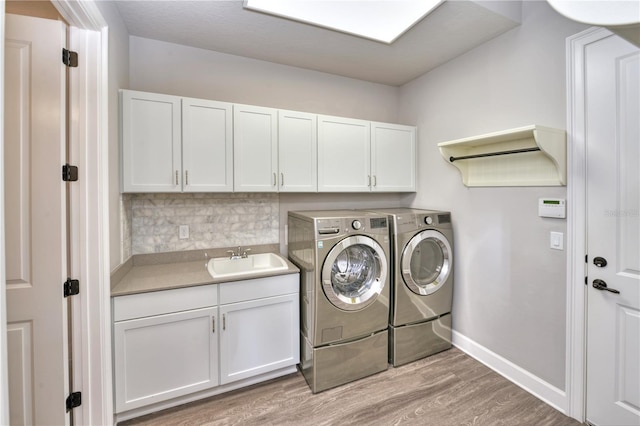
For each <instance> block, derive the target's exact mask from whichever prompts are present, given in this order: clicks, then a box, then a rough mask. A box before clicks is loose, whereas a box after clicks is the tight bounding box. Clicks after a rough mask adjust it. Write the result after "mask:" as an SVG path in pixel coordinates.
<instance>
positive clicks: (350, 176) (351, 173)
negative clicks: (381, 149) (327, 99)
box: [318, 116, 371, 192]
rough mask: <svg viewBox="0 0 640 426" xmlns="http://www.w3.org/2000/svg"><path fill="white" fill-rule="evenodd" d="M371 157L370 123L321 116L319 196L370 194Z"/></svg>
mask: <svg viewBox="0 0 640 426" xmlns="http://www.w3.org/2000/svg"><path fill="white" fill-rule="evenodd" d="M370 153H371V128H370V123H369V122H368V121H364V120H355V119H349V118H342V117H328V116H318V192H369V191H370V190H371V189H370V188H371V173H370V169H371V156H370Z"/></svg>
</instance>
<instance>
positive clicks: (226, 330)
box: [220, 293, 300, 384]
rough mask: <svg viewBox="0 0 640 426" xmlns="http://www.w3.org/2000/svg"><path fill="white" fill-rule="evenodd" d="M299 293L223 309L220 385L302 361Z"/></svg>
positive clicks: (221, 314)
mask: <svg viewBox="0 0 640 426" xmlns="http://www.w3.org/2000/svg"><path fill="white" fill-rule="evenodd" d="M298 303H299V297H298V293H295V294H287V295H284V296H276V297H267V298H264V299H258V300H252V301H248V302H240V303H232V304H228V305H221V306H220V316H221V319H222V334H221V335H220V384H226V383H231V382H235V381H237V380H241V379H245V378H248V377H251V376H256V375H258V374H262V373H266V372H269V371H273V370H277V369H279V368H283V367H288V366H291V365H295V364H297V363H298V362H299V361H300V337H299V336H300V329H299V323H300V322H299V321H300V318H299V309H298Z"/></svg>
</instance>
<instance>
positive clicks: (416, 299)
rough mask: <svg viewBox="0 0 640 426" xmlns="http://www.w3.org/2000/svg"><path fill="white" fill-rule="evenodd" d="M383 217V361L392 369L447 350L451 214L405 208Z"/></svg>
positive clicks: (450, 275) (451, 261) (384, 212)
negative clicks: (386, 234) (386, 264)
mask: <svg viewBox="0 0 640 426" xmlns="http://www.w3.org/2000/svg"><path fill="white" fill-rule="evenodd" d="M375 212H376V213H383V214H387V215H388V217H389V223H390V235H391V247H392V250H391V282H392V286H391V310H390V316H389V362H390V363H391V364H392V365H393V366H394V367H395V366H399V365H402V364H406V363H409V362H411V361H415V360H417V359H420V358H424V357H426V356H429V355H432V354H435V353H437V352H441V351H443V350H446V349H449V348H450V347H451V307H452V301H453V229H452V226H451V214H450V213H449V212H444V211H432V210H419V209H409V208H394V209H377V210H375Z"/></svg>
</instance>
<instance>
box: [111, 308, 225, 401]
mask: <svg viewBox="0 0 640 426" xmlns="http://www.w3.org/2000/svg"><path fill="white" fill-rule="evenodd" d="M217 316H218V308H217V307H215V308H213V307H212V308H205V309H197V310H193V311H185V312H175V313H171V314H166V315H157V316H152V317H147V318H140V319H133V320H129V321H121V322H117V323H115V325H114V350H115V367H116V368H115V370H116V384H115V385H116V412H121V411H126V410H129V409H133V408H138V407H142V406H145V405H148V404H152V403H154V402H159V401H164V400H167V399H170V398H175V397H178V396H182V395H186V394H189V393H192V392H196V391H199V390H203V389H207V388H210V387H213V386H217V385H218V382H219V381H218V338H217V334H216V330H215V321H216V318H217Z"/></svg>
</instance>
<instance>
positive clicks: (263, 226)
mask: <svg viewBox="0 0 640 426" xmlns="http://www.w3.org/2000/svg"><path fill="white" fill-rule="evenodd" d="M279 208H280V207H279V202H278V194H262V193H250V194H224V193H198V194H124V195H123V197H122V209H123V212H122V216H121V217H122V233H123V236H122V241H123V250H122V253H123V258H124V260H126V259H128V257H129V256H127V253H129V255H133V254H146V253H163V252H171V251H180V250H198V249H207V248H219V247H232V246H237V245H242V246H249V245H258V244H274V243H278V241H279V232H280V231H279ZM180 225H188V226H189V238H188V239H180V238H179V234H178V231H179V226H180ZM127 234H129V235H131V239H130V243H129V242H127ZM128 244H130V248H129V247H127V245H128Z"/></svg>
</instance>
